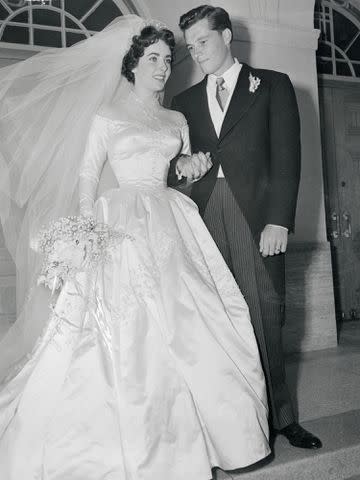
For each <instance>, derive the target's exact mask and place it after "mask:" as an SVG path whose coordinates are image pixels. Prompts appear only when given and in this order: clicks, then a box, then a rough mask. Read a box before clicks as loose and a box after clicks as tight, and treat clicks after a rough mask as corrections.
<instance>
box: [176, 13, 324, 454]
mask: <svg viewBox="0 0 360 480" xmlns="http://www.w3.org/2000/svg"><path fill="white" fill-rule="evenodd" d="M180 28H181V30H182V31H183V33H184V37H185V41H186V45H187V48H188V50H189V52H190V55H191V57H192V58H193V60H194V61H195V62H196V63H197V64H198V65H199V66H200V68H201V70H202V71H203V73H204V74H205V78H204V79H203V80H202V81H201V82H200V83H198V84H197V85H194V86H193V87H191V88H189V89H188V90H186V91H184V92H183V93H181V94H180V95H177V96H176V97H175V98H174V99H173V103H172V108H173V109H174V110H178V111H180V112H182V113H183V114H184V115H185V117H186V119H187V121H188V123H189V127H190V139H191V144H192V149H193V151H194V152H198V151H202V152H210V154H211V160H212V162H213V167H212V168H211V170H210V171H209V172H208V173H207V174H206V175H205V176H204V177H203V178H202V179H201V180H199V181H198V182H197V183H194V184H193V187H192V193H191V197H192V199H193V200H194V201H195V202H196V203H197V205H198V207H199V211H200V213H201V215H202V216H203V219H204V222H205V224H206V226H207V227H208V229H209V231H210V233H211V234H212V236H213V238H214V240H215V242H216V244H217V246H218V248H219V250H220V251H221V253H222V255H223V257H224V259H225V261H226V262H227V264H228V266H229V268H230V270H231V271H232V273H233V275H234V277H235V279H236V281H237V283H238V285H239V287H240V289H241V291H242V293H243V295H244V297H245V300H246V301H247V303H248V305H249V309H250V314H251V318H252V323H253V326H254V330H255V334H256V337H257V341H258V345H259V350H260V354H261V357H262V363H263V368H264V372H265V376H266V380H267V388H268V397H269V402H270V417H271V418H270V421H271V426H272V428H273V430H274V431H276V432H278V433H280V434H282V435H284V436H285V437H286V438H287V439H288V440H289V442H290V443H291V444H292V445H294V446H296V447H301V448H320V447H321V441H320V440H319V439H318V438H316V437H315V436H314V435H312V434H311V433H310V432H307V431H306V430H305V429H303V428H302V427H301V426H300V425H299V424H298V423H297V421H296V419H295V415H294V412H293V407H292V404H291V400H290V396H289V392H288V389H287V386H286V379H285V364H284V357H283V351H282V344H281V326H282V325H283V321H284V303H285V262H284V260H285V255H284V254H285V251H286V248H287V241H288V232H291V231H292V230H293V228H294V218H295V209H296V201H297V193H298V184H299V178H300V126H299V114H298V108H297V103H296V98H295V93H294V89H293V87H292V84H291V82H290V80H289V78H288V76H287V75H285V74H283V73H279V72H274V71H271V70H259V69H255V68H252V67H250V66H249V65H246V64H244V63H243V64H241V63H239V62H238V61H237V59H236V58H234V57H233V56H232V53H231V48H230V45H231V41H232V25H231V21H230V19H229V15H228V13H227V12H226V11H225V10H224V9H222V8H216V7H212V6H208V5H203V6H200V7H197V8H194V9H193V10H191V11H189V12H187V13H185V14H184V15H182V17H181V18H180Z"/></svg>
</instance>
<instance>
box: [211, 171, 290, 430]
mask: <svg viewBox="0 0 360 480" xmlns="http://www.w3.org/2000/svg"><path fill="white" fill-rule="evenodd" d="M204 222H205V224H206V226H207V228H208V230H209V231H210V233H211V235H212V237H213V238H214V240H215V242H216V244H217V246H218V248H219V250H220V252H221V253H222V255H223V257H224V259H225V261H226V263H227V265H228V267H229V268H230V270H231V271H232V274H233V275H234V277H235V280H236V282H237V283H238V285H239V287H240V290H241V292H242V294H243V295H244V297H245V300H246V302H247V304H248V306H249V310H250V315H251V321H252V324H253V327H254V331H255V335H256V338H257V342H258V346H259V350H260V355H261V359H262V364H263V369H264V373H265V377H266V383H267V389H268V398H269V403H270V425H271V426H272V427H273V428H274V429H276V430H279V429H281V428H284V427H286V426H287V425H289V424H290V423H292V422H294V421H295V416H294V412H293V408H292V405H291V399H290V395H289V391H288V388H287V385H286V379H285V363H284V356H283V350H282V338H281V326H282V324H283V318H284V296H285V292H284V291H283V287H282V286H283V285H284V281H282V280H283V279H281V278H280V281H276V278H277V279H279V275H280V276H281V275H282V276H284V274H285V269H284V263H283V262H284V256H282V258H279V257H277V258H276V257H268V258H266V259H263V258H262V257H261V255H260V253H259V246H258V241H257V240H254V237H253V234H252V233H251V230H250V228H249V225H248V223H247V221H246V219H245V218H244V216H243V214H242V212H241V210H240V208H239V206H238V204H237V203H236V200H235V198H234V196H233V194H232V192H231V190H230V188H229V187H228V184H227V182H226V180H225V179H223V178H221V179H218V180H217V181H216V184H215V188H214V190H213V192H212V194H211V197H210V199H209V202H208V204H207V207H206V210H205V214H204ZM274 279H275V280H274Z"/></svg>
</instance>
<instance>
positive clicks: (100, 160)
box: [80, 112, 190, 214]
mask: <svg viewBox="0 0 360 480" xmlns="http://www.w3.org/2000/svg"><path fill="white" fill-rule="evenodd" d="M145 113H146V112H145ZM145 113H144V115H143V116H141V115H138V116H137V117H135V115H132V116H131V115H130V118H128V119H110V118H107V117H105V116H102V115H96V116H95V117H94V120H93V122H92V125H91V128H90V132H89V136H88V141H87V146H86V149H85V154H84V158H83V161H82V164H81V168H80V208H81V211H82V212H83V213H84V214H86V213H90V212H91V210H92V208H93V205H94V201H95V196H96V190H97V185H98V182H99V178H100V174H101V171H102V168H103V165H104V163H105V161H106V160H108V161H109V163H110V165H111V168H112V170H113V172H114V175H115V177H116V179H117V181H118V183H119V187H124V186H135V187H143V188H155V189H156V188H164V187H166V181H167V175H168V169H169V164H170V161H171V160H172V159H173V158H175V157H176V156H177V155H179V154H181V153H182V154H190V142H189V130H188V126H187V123H186V120H185V118H184V117H183V116H182V115H181V114H179V113H177V112H173V115H167V116H166V117H163V118H161V116H159V117H158V118H155V117H154V118H153V119H152V118H149V117H148V116H146V114H145ZM164 118H167V120H168V121H165V120H164ZM169 118H170V121H169Z"/></svg>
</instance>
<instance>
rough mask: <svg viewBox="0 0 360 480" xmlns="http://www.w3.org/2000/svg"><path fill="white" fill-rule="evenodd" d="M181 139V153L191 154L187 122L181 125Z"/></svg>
mask: <svg viewBox="0 0 360 480" xmlns="http://www.w3.org/2000/svg"><path fill="white" fill-rule="evenodd" d="M181 140H182V148H181V155H191V144H190V133H189V125H188V124H187V123H185V124H184V125H183V126H182V127H181Z"/></svg>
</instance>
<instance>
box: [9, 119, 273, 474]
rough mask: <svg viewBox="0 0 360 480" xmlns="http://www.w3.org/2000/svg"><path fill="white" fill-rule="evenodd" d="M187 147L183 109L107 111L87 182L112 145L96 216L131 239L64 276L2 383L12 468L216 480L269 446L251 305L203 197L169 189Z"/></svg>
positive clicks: (91, 144) (96, 125)
mask: <svg viewBox="0 0 360 480" xmlns="http://www.w3.org/2000/svg"><path fill="white" fill-rule="evenodd" d="M181 151H183V152H187V153H188V152H189V145H188V129H187V125H186V123H185V120H184V119H183V117H180V116H179V117H177V118H176V121H175V120H174V122H173V123H166V124H165V123H162V122H161V119H159V120H158V121H157V122H156V123H154V124H153V126H151V125H149V124H148V123H147V124H145V123H143V122H141V120H139V121H138V122H136V123H135V122H133V121H131V122H127V121H125V120H116V119H109V118H105V117H103V116H100V115H97V116H96V117H95V119H94V122H93V125H92V128H91V131H90V134H89V140H88V147H87V149H86V153H85V156H84V161H83V166H82V173H81V175H82V177H83V188H84V189H85V191H86V179H89V182H90V183H89V189H88V191H87V192H85V194H86V195H89V193H90V192H91V190H92V187H91V183H93V180H94V178H96V179H98V178H99V176H100V173H101V169H102V165H103V162H104V156H107V158H108V161H109V163H110V165H111V167H112V170H113V172H114V174H115V176H116V179H117V182H118V186H117V188H114V189H110V190H106V191H105V192H104V193H103V194H101V196H100V197H99V198H98V199H97V201H96V204H95V214H96V217H97V219H98V220H99V221H101V222H105V223H107V224H109V225H110V226H111V227H112V228H113V229H114V230H117V231H120V232H123V233H124V234H125V236H124V238H123V239H122V240H121V242H120V243H119V244H118V245H117V246H116V247H115V248H113V249H112V250H111V252H110V259H108V260H107V261H104V263H103V264H101V265H100V266H99V268H98V269H97V270H96V271H95V272H92V273H88V274H79V275H78V277H77V279H76V281H74V282H70V281H69V282H68V283H67V284H66V285H65V286H64V288H63V289H62V291H61V293H60V295H59V297H58V299H57V301H56V303H55V305H54V306H53V308H52V311H50V314H49V321H48V323H47V326H46V328H45V330H44V332H43V334H42V336H41V337H40V338H39V340H38V342H37V345H36V347H35V349H34V350H33V352H32V354H31V356H30V357H29V358H28V359H27V361H26V363H25V364H23V365H22V366H21V368H17V369H15V370H14V372H13V374H12V375H11V376H10V377H9V378H8V379H7V381H5V383H4V384H3V385H2V386H1V389H0V477H1V479H3V480H19V479H22V480H35V479H43V480H45V479H46V480H154V479H159V480H165V479H166V480H184V478H186V479H194V480H195V479H196V480H208V479H210V478H211V468H212V467H214V466H220V467H221V468H223V469H234V468H238V467H244V466H246V465H249V464H252V463H254V462H256V461H258V460H260V459H262V458H264V457H265V456H266V455H267V454H268V453H269V446H268V441H267V439H268V420H267V415H268V410H267V400H266V389H265V383H264V375H263V371H262V368H261V364H260V359H259V353H258V349H257V345H256V341H255V337H254V333H253V328H252V325H251V323H250V318H249V311H248V307H247V305H246V302H245V301H244V298H243V296H242V295H241V293H240V291H239V289H238V287H237V284H236V282H235V280H234V279H233V277H232V275H231V273H230V271H229V270H228V268H227V267H226V264H225V262H224V260H223V258H222V256H221V254H220V253H219V251H218V250H217V248H216V246H215V243H214V241H213V240H212V238H211V236H210V234H209V233H208V231H207V229H206V227H205V225H204V224H203V222H202V220H201V218H200V216H199V214H198V210H197V207H196V205H195V204H194V203H193V202H192V200H190V199H189V198H188V197H186V196H184V195H182V194H181V193H179V192H177V191H175V190H173V189H170V188H167V186H166V178H167V171H168V168H169V162H170V160H171V159H173V158H174V157H175V156H176V155H177V154H179V153H180V152H181Z"/></svg>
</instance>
